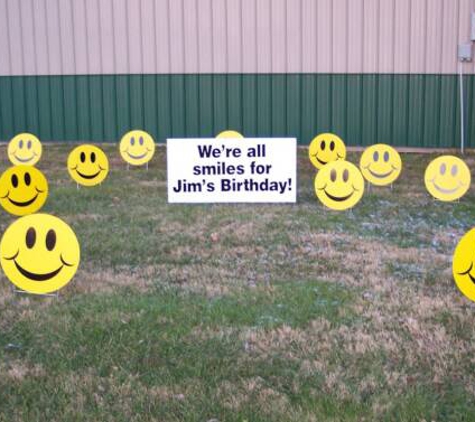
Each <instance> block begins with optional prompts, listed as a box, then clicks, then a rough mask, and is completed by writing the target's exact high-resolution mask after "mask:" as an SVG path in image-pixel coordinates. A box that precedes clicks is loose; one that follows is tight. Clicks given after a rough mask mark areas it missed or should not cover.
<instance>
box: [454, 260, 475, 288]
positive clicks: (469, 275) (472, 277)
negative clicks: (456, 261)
mask: <svg viewBox="0 0 475 422" xmlns="http://www.w3.org/2000/svg"><path fill="white" fill-rule="evenodd" d="M472 268H473V262H472V263H470V267H469V268H468V270H467V271H463V272H461V273H457V274H459V275H468V277H469V278H470V280H471V281H472V283H473V284H475V277H474V276H473V275H472V274H470V271H472Z"/></svg>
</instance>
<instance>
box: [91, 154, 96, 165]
mask: <svg viewBox="0 0 475 422" xmlns="http://www.w3.org/2000/svg"><path fill="white" fill-rule="evenodd" d="M95 162H96V153H95V152H91V163H95Z"/></svg>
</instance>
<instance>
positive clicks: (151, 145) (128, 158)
mask: <svg viewBox="0 0 475 422" xmlns="http://www.w3.org/2000/svg"><path fill="white" fill-rule="evenodd" d="M119 149H120V155H121V156H122V158H123V159H124V161H125V162H126V163H128V164H130V165H132V166H142V165H144V164H147V163H148V162H149V161H150V160H151V159H152V157H153V154H154V153H155V142H154V140H153V138H152V137H151V136H150V135H149V134H148V133H147V132H144V131H143V130H132V131H130V132H127V133H126V134H125V135H124V136H123V137H122V139H121V140H120V145H119Z"/></svg>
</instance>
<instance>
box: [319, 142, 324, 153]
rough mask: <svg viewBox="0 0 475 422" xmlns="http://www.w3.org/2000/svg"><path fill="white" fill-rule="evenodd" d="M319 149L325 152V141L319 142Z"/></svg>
mask: <svg viewBox="0 0 475 422" xmlns="http://www.w3.org/2000/svg"><path fill="white" fill-rule="evenodd" d="M320 149H321V150H322V151H325V141H322V142H320Z"/></svg>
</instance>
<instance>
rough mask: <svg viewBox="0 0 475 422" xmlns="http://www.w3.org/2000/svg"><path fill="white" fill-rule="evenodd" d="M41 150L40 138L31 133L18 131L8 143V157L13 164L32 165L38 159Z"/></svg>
mask: <svg viewBox="0 0 475 422" xmlns="http://www.w3.org/2000/svg"><path fill="white" fill-rule="evenodd" d="M42 151H43V147H42V146H41V142H40V140H39V139H38V138H37V137H36V136H35V135H33V134H31V133H20V134H18V135H16V136H15V137H14V138H12V140H11V141H10V142H9V144H8V158H9V159H10V162H11V163H12V164H14V165H15V166H18V165H22V164H23V165H28V166H34V165H35V164H36V163H37V162H38V161H39V160H40V158H41V153H42Z"/></svg>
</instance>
